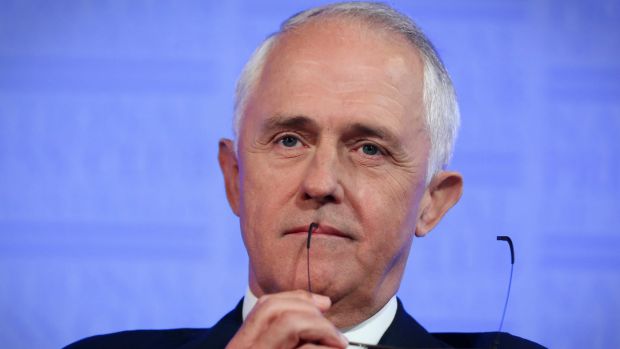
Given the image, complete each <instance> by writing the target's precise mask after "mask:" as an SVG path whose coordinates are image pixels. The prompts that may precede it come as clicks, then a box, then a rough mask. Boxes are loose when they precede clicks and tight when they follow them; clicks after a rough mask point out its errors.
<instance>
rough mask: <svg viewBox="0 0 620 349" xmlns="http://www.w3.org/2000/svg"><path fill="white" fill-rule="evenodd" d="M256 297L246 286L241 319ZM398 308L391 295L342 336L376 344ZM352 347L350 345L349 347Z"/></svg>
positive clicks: (355, 340) (248, 310)
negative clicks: (376, 309)
mask: <svg viewBox="0 0 620 349" xmlns="http://www.w3.org/2000/svg"><path fill="white" fill-rule="evenodd" d="M257 300H258V299H257V298H256V296H255V295H254V294H253V293H252V291H251V290H250V289H249V288H248V290H247V291H246V293H245V297H243V309H242V315H243V320H244V321H245V318H246V317H247V316H248V314H249V313H250V311H251V310H252V308H254V305H256V301H257ZM397 308H398V305H397V302H396V296H392V298H390V300H389V301H388V302H387V304H386V305H384V306H383V308H381V310H379V311H378V312H377V313H375V315H373V316H371V317H370V318H368V319H366V320H364V322H362V323H360V324H358V325H355V326H353V327H351V328H349V329H347V330H345V331H344V332H343V334H344V336H345V337H347V339H348V340H349V341H353V342H358V343H364V344H377V343H379V340H380V339H381V337H382V336H383V334H384V333H385V331H387V329H388V327H390V325H391V324H392V321H393V320H394V316H396V309H397ZM350 348H352V347H350Z"/></svg>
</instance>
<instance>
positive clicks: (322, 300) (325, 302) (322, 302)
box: [312, 293, 332, 307]
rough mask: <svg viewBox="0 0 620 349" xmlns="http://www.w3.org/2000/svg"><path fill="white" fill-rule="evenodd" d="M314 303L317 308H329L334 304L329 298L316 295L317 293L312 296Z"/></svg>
mask: <svg viewBox="0 0 620 349" xmlns="http://www.w3.org/2000/svg"><path fill="white" fill-rule="evenodd" d="M312 301H313V302H314V304H316V305H317V306H323V307H329V306H330V305H331V303H332V301H331V299H329V297H326V296H322V295H320V294H315V293H313V294H312Z"/></svg>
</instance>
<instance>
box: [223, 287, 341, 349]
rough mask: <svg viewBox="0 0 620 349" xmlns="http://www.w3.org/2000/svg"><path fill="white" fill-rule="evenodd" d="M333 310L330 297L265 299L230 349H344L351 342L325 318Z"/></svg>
mask: <svg viewBox="0 0 620 349" xmlns="http://www.w3.org/2000/svg"><path fill="white" fill-rule="evenodd" d="M330 306H331V300H330V299H329V298H328V297H325V296H321V295H318V294H313V293H309V292H306V291H302V290H298V291H290V292H282V293H276V294H271V295H265V296H262V297H260V298H259V299H258V302H257V303H256V305H255V306H254V308H253V309H252V311H251V312H250V313H249V314H248V317H247V318H246V319H245V321H244V323H243V326H241V328H240V329H239V331H237V333H236V334H235V336H234V337H233V338H232V340H231V341H230V343H228V345H227V346H226V348H227V349H245V348H266V349H272V348H282V349H289V348H341V349H344V348H346V347H347V345H348V342H347V339H346V338H345V337H344V336H343V335H342V334H341V333H340V331H338V329H337V328H336V326H334V324H332V323H331V322H330V321H329V320H327V319H326V318H325V317H324V316H323V312H325V311H327V309H329V307H330Z"/></svg>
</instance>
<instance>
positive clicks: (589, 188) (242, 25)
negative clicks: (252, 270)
mask: <svg viewBox="0 0 620 349" xmlns="http://www.w3.org/2000/svg"><path fill="white" fill-rule="evenodd" d="M321 3H323V2H313V1H296V2H292V1H285V0H280V1H261V2H251V1H240V0H237V1H200V0H195V1H146V0H136V1H64V0H63V1H32V0H28V1H18V0H14V1H13V0H3V1H1V2H0V343H2V346H3V347H4V348H59V347H62V346H63V345H66V344H68V343H70V342H72V341H75V340H77V339H79V338H82V337H85V336H89V335H93V334H100V333H106V332H113V331H120V330H126V329H138V328H176V327H207V326H211V325H212V324H213V323H214V322H216V321H217V320H218V319H219V318H220V317H221V316H223V315H224V314H225V313H226V312H228V311H229V310H230V309H232V308H233V307H234V305H235V304H236V303H237V301H238V300H239V299H240V298H241V297H242V296H243V294H244V292H245V289H246V287H247V272H246V268H247V263H248V260H247V256H246V253H245V250H244V247H243V244H242V241H241V239H240V234H239V228H238V221H237V218H236V217H235V216H234V215H233V214H232V213H231V211H230V209H229V208H228V204H227V203H226V200H225V194H224V189H223V181H222V177H221V174H220V171H219V168H218V166H217V160H216V150H217V141H218V139H219V138H220V137H230V136H231V133H232V132H231V115H232V98H233V90H234V84H235V80H236V78H237V76H238V74H239V72H240V70H241V68H242V66H243V64H244V62H245V61H246V59H247V58H248V57H249V55H250V53H251V52H252V50H253V49H254V48H255V47H256V46H257V45H258V44H259V42H260V41H261V40H262V39H263V38H264V37H265V36H266V35H268V34H269V33H271V32H273V31H275V30H276V29H277V28H278V26H279V23H280V22H281V21H282V20H284V19H285V18H286V17H288V16H289V15H291V14H293V13H295V12H297V11H300V10H302V9H305V8H307V7H310V6H313V5H318V4H321ZM390 3H392V4H393V5H394V6H395V7H396V8H398V9H400V10H402V11H404V12H405V13H407V14H409V15H410V16H412V17H413V18H414V19H415V20H416V21H417V22H418V23H419V24H420V26H421V27H422V28H423V29H424V30H425V31H426V33H427V34H428V35H429V37H430V38H431V40H432V41H433V42H434V43H435V45H436V46H437V49H438V50H439V52H440V54H441V55H442V57H443V59H444V61H445V63H446V65H447V67H448V69H449V70H450V72H451V74H452V77H453V80H454V82H455V85H456V89H457V92H458V94H459V99H460V105H461V113H462V124H463V126H462V129H461V133H460V136H459V139H458V142H457V145H456V154H455V157H454V161H453V164H452V166H451V167H452V168H453V169H456V170H459V171H461V172H462V173H463V174H464V177H465V192H464V196H463V198H462V200H461V202H460V203H459V204H458V205H457V206H456V207H455V208H454V209H453V210H452V211H451V212H449V214H448V215H447V217H446V218H445V219H444V221H443V222H442V223H441V224H440V225H439V226H438V227H437V228H436V229H435V230H434V231H433V232H432V233H431V234H430V235H429V236H427V237H426V238H421V239H416V240H415V241H414V244H413V250H412V253H411V257H410V261H409V266H408V270H407V272H406V275H405V278H404V280H403V283H402V286H401V289H400V291H399V296H400V297H401V299H402V300H403V301H404V303H405V305H406V307H407V309H408V311H409V312H410V313H411V314H412V315H413V316H415V317H416V319H417V320H418V321H420V322H421V323H422V324H423V325H424V326H426V327H427V329H429V330H430V331H493V330H497V327H498V325H499V321H500V317H501V313H502V307H503V303H504V297H505V294H506V288H507V284H508V276H509V273H510V253H509V249H508V246H507V245H506V244H505V243H504V242H498V241H496V238H495V237H496V235H510V236H511V237H512V239H513V240H514V243H515V248H516V263H515V271H514V279H513V284H512V294H511V299H510V303H509V306H508V310H507V314H506V322H505V325H504V330H506V331H509V332H511V333H513V334H517V335H520V336H523V337H526V338H530V339H532V340H535V341H538V342H540V343H542V344H544V345H547V346H550V347H557V348H568V347H589V348H603V347H605V348H609V347H620V334H619V332H618V329H619V328H620V236H619V234H618V226H619V225H620V185H619V183H618V174H619V173H620V141H619V140H618V137H619V136H620V4H619V2H618V1H604V0H597V1H575V0H573V1H571V0H569V1H567V0H554V1H551V0H549V1H540V0H529V1H525V0H518V1H517V0H515V1H493V0H473V1H460V0H451V1H433V0H424V1H422V0H416V1H391V2H390Z"/></svg>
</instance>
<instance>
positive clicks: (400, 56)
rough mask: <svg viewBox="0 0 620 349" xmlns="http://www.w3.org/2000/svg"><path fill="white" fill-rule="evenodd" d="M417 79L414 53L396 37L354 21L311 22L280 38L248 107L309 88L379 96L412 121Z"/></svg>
mask: <svg viewBox="0 0 620 349" xmlns="http://www.w3.org/2000/svg"><path fill="white" fill-rule="evenodd" d="M423 74H424V72H423V64H422V60H421V59H420V55H419V53H418V51H417V49H416V48H414V47H413V45H412V44H411V43H410V42H408V41H407V40H406V39H405V38H404V37H402V36H401V35H400V34H394V33H388V32H387V31H386V30H383V29H379V28H376V25H369V24H367V23H364V22H362V21H361V20H357V19H349V18H344V19H343V18H317V19H314V20H311V21H310V22H307V23H304V24H303V25H301V26H299V27H296V28H294V29H292V30H289V31H286V32H284V33H282V34H280V36H279V37H278V38H277V40H276V42H275V43H274V46H273V47H272V48H271V50H270V52H269V53H268V55H267V57H266V62H265V64H264V66H263V69H262V72H261V76H260V77H259V80H258V82H257V84H256V87H255V88H254V89H253V92H252V96H250V97H249V102H250V103H249V104H257V103H256V102H257V100H258V101H259V102H261V103H259V104H263V105H265V104H272V103H275V102H277V98H275V96H276V95H278V96H282V95H284V94H286V93H291V92H292V91H294V90H302V89H303V88H310V87H312V86H321V88H323V89H325V88H327V89H331V91H328V92H333V93H334V94H336V93H345V92H347V91H349V90H351V91H353V90H354V89H356V88H357V89H360V90H361V89H365V90H366V91H370V92H372V91H375V92H377V91H380V92H382V94H383V95H386V96H389V97H391V98H392V99H394V100H398V102H399V103H400V104H401V105H402V106H404V107H406V108H407V112H403V113H405V114H408V115H410V116H411V117H417V116H419V114H421V113H422V109H421V107H422V104H423V103H422V98H423V80H424V77H423ZM326 95H329V94H326ZM272 99H273V100H272Z"/></svg>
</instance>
